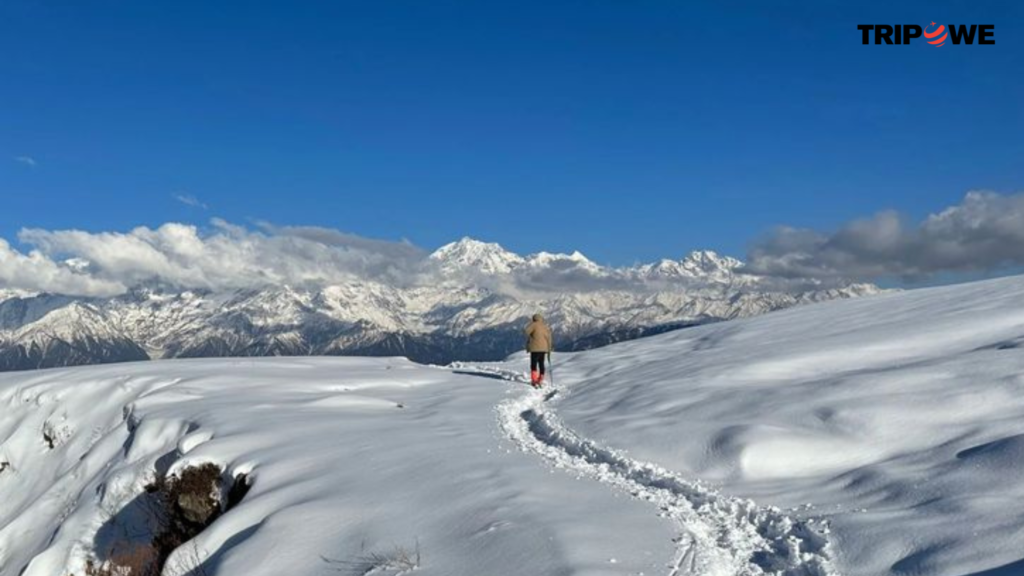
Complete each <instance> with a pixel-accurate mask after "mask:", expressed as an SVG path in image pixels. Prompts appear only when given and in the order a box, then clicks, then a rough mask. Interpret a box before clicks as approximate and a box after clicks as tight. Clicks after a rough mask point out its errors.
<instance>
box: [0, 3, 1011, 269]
mask: <svg viewBox="0 0 1024 576" xmlns="http://www.w3.org/2000/svg"><path fill="white" fill-rule="evenodd" d="M257 4H258V6H257ZM298 4H299V3H290V2H289V3H286V2H278V3H273V2H264V3H251V2H238V3H229V2H218V3H210V2H181V1H177V2H89V3H73V2H38V1H31V2H29V1H23V0H12V1H7V2H4V3H3V5H2V6H0V51H2V54H3V55H4V57H3V58H2V59H0V237H2V238H7V239H9V240H13V239H14V237H15V236H16V234H17V231H18V230H19V229H21V228H22V227H40V228H46V229H63V228H79V229H84V230H89V231H104V230H128V229H130V228H132V227H134V226H138V225H149V226H156V225H159V224H161V223H164V222H168V221H178V222H193V223H197V224H204V225H205V223H207V222H208V221H209V219H210V218H212V217H220V218H224V219H226V220H228V221H231V222H236V223H246V222H250V221H256V220H266V221H271V222H274V223H276V224H281V225H299V224H302V225H318V226H327V227H331V228H337V229H341V230H344V231H347V232H351V233H355V234H359V235H364V236H370V237H375V238H385V239H400V238H406V239H408V240H410V241H412V242H414V243H416V244H418V245H421V246H424V247H427V248H433V247H436V246H438V245H440V244H442V243H444V242H447V241H450V240H453V239H456V238H458V237H461V236H463V235H470V236H474V237H478V238H481V239H485V240H492V241H497V242H500V243H502V244H504V245H506V246H507V247H509V248H511V249H514V250H516V251H519V252H531V251H536V250H541V249H547V250H571V249H579V250H581V251H583V252H584V253H586V254H588V255H589V256H590V257H591V258H593V259H595V260H598V261H601V262H605V263H610V264H628V263H631V262H635V261H640V260H650V259H653V258H657V257H662V256H679V255H681V254H683V253H685V252H686V251H689V250H690V249H694V248H713V249H718V250H720V251H724V252H727V253H731V254H736V255H740V256H742V255H744V254H745V253H746V250H747V247H748V246H749V244H750V243H751V242H752V240H753V239H755V238H757V237H758V236H759V235H762V234H764V233H766V232H767V231H768V230H769V229H771V228H772V227H773V226H776V225H779V224H788V225H794V226H800V227H809V228H814V229H819V230H826V231H827V230H830V229H834V228H837V227H839V226H840V225H841V224H842V223H844V222H846V221H848V220H850V219H853V218H857V217H862V216H870V215H871V214H873V213H874V212H876V211H878V210H881V209H886V208H892V209H896V210H898V211H900V212H901V213H903V214H906V215H907V216H908V217H909V218H911V219H919V218H921V217H923V216H925V215H927V214H928V213H931V212H935V211H938V210H941V209H942V208H944V207H946V206H949V205H953V204H956V203H958V202H959V201H960V200H961V199H962V198H963V196H964V194H965V193H966V192H967V191H968V190H972V189H990V190H995V191H999V192H1004V193H1009V192H1018V191H1020V190H1024V168H1022V167H1024V161H1022V160H1024V107H1022V103H1024V75H1022V74H1021V70H1024V46H1022V42H1024V7H1022V6H1021V4H1020V3H1019V2H921V3H900V4H899V5H896V4H895V3H892V2H884V3H883V2H878V3H871V4H867V5H860V3H847V2H807V3H797V2H772V3H764V2H757V3H749V4H747V3H740V2H726V3H717V2H716V3H710V2H709V3H705V4H698V3H692V2H686V3H684V2H537V3H533V2H444V1H438V2H386V1H385V2H366V3H358V4H357V3H348V2H332V3H327V2H323V3H315V2H314V3H304V5H302V6H299V5H298ZM931 20H935V21H937V22H940V23H967V24H970V23H991V24H995V25H996V29H995V39H996V42H997V43H996V45H995V46H952V45H947V46H944V47H941V48H934V47H931V46H929V45H927V44H925V43H923V42H918V43H916V44H914V45H910V46H862V45H861V43H860V32H859V31H858V30H857V29H856V26H857V24H862V23H890V24H895V23H917V24H921V25H924V24H927V23H929V22H930V21H931ZM19 157H25V158H31V159H32V160H33V161H34V165H31V164H32V162H28V161H26V160H23V161H18V160H17V158H19ZM178 195H181V196H191V197H194V198H196V199H198V201H199V202H201V203H202V204H204V205H205V206H206V208H203V207H199V206H189V205H186V204H184V203H181V202H179V201H177V200H176V199H175V196H178Z"/></svg>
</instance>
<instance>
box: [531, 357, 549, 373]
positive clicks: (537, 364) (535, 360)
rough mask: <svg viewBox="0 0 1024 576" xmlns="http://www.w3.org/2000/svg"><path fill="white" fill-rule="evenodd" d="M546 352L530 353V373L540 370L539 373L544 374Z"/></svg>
mask: <svg viewBox="0 0 1024 576" xmlns="http://www.w3.org/2000/svg"><path fill="white" fill-rule="evenodd" d="M547 354H548V353H547V352H530V372H533V371H534V370H537V369H538V368H539V369H540V373H541V374H544V373H545V372H544V359H545V358H546V357H547Z"/></svg>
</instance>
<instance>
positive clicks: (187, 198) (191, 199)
mask: <svg viewBox="0 0 1024 576" xmlns="http://www.w3.org/2000/svg"><path fill="white" fill-rule="evenodd" d="M174 199H175V200H177V201H178V202H181V203H182V204H184V205H186V206H192V207H193V208H202V209H203V210H208V209H209V208H210V207H209V206H207V205H206V204H205V203H204V202H201V201H200V200H199V198H196V197H195V196H193V195H191V194H175V195H174Z"/></svg>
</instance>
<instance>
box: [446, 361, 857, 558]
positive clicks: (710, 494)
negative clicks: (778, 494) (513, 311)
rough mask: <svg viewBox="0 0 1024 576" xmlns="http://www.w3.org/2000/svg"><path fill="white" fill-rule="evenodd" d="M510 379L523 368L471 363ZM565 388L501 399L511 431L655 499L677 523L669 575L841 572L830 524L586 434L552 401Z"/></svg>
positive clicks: (567, 465) (551, 456) (586, 471)
mask: <svg viewBox="0 0 1024 576" xmlns="http://www.w3.org/2000/svg"><path fill="white" fill-rule="evenodd" d="M462 368H463V369H466V368H469V369H472V370H474V371H477V372H480V373H482V374H489V375H492V376H500V377H502V378H503V379H505V380H509V381H514V382H524V383H525V382H526V380H525V378H523V377H522V376H521V375H520V374H518V373H516V372H513V371H510V370H503V369H500V368H494V367H482V366H463V367H462ZM564 393H565V389H564V388H554V389H553V390H549V391H547V392H544V391H531V392H530V393H527V394H524V395H522V396H518V397H516V398H513V399H510V400H507V401H505V402H503V403H502V404H500V405H499V406H498V407H497V412H498V418H499V421H500V425H501V428H502V430H503V431H504V433H505V434H506V435H507V436H508V437H509V438H511V439H512V440H513V441H514V442H515V443H516V445H517V446H518V447H519V448H520V449H522V450H524V451H526V452H530V453H533V454H537V455H539V456H541V457H542V458H544V459H545V460H546V461H547V462H548V463H550V464H551V465H553V466H555V467H556V468H562V469H566V470H570V471H573V472H576V473H578V474H580V475H583V476H587V477H590V478H593V479H595V480H597V481H599V482H602V483H604V484H609V485H611V486H612V487H614V488H616V489H619V490H622V491H624V492H627V493H629V494H630V495H632V496H633V497H635V498H638V499H641V500H644V501H647V502H650V503H652V504H654V505H655V506H656V507H657V508H658V511H659V515H660V516H662V517H664V518H666V519H668V520H670V521H671V522H673V523H674V524H675V526H676V530H677V531H678V534H679V536H677V537H676V538H675V540H674V541H675V542H676V554H675V558H674V559H673V560H672V562H671V563H670V564H669V566H668V567H667V568H668V574H669V576H690V575H692V576H698V575H699V576H836V574H837V573H836V572H835V570H834V569H833V568H832V566H831V562H830V561H829V543H828V540H827V534H828V526H827V525H826V524H824V523H818V522H816V521H814V520H798V519H795V518H792V517H790V516H787V515H786V514H785V513H784V512H783V511H781V510H780V509H778V508H774V507H761V506H758V505H757V504H756V503H754V502H753V501H751V500H748V499H743V498H737V497H732V496H726V495H723V494H721V493H719V492H718V491H716V490H714V489H712V488H710V487H708V486H705V485H704V484H702V483H701V482H694V481H690V480H685V479H683V478H680V477H679V476H677V475H676V474H674V473H672V472H671V471H669V470H666V469H664V468H662V467H660V466H657V465H654V464H650V463H646V462H639V461H636V460H632V459H630V458H628V457H627V456H626V455H624V454H623V453H621V452H618V451H616V450H613V449H610V448H606V447H603V446H600V445H599V444H597V443H595V442H593V441H591V440H588V439H586V438H582V437H580V436H578V435H577V434H576V433H574V432H573V431H572V430H570V429H569V428H567V427H566V426H565V425H564V424H563V423H562V422H561V420H560V419H559V418H558V417H557V416H556V415H555V414H554V413H553V412H552V411H551V410H549V409H548V403H549V402H550V401H557V399H558V397H559V395H560V394H564Z"/></svg>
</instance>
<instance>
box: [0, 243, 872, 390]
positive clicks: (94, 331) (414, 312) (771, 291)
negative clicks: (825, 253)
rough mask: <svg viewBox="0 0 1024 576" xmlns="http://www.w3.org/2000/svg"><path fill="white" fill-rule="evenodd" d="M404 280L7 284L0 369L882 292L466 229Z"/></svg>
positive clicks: (431, 339) (459, 349)
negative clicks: (594, 257)
mask: <svg viewBox="0 0 1024 576" xmlns="http://www.w3.org/2000/svg"><path fill="white" fill-rule="evenodd" d="M426 265H427V266H428V267H429V274H425V275H424V277H426V278H429V280H427V281H424V280H423V279H422V278H421V279H418V281H414V282H409V283H408V284H407V285H397V284H396V283H385V282H382V281H374V280H366V279H356V278H354V279H353V280H352V281H350V282H340V283H332V284H330V285H316V286H268V287H261V288H250V289H238V290H231V291H211V290H196V289H183V288H179V287H170V286H167V285H160V284H155V283H154V284H143V285H140V286H137V287H135V288H134V289H132V290H130V291H128V292H127V293H125V294H122V295H119V296H114V297H107V298H87V297H69V296H62V295H56V294H29V293H24V292H16V291H13V290H4V289H3V287H2V286H0V370H23V369H34V368H45V367H56V366H71V365H82V364H96V363H106V362H116V361H131V360H146V359H154V358H179V357H215V356H273V355H367V356H380V355H397V356H407V357H409V358H411V359H413V360H416V361H419V362H432V363H448V362H451V361H453V360H494V359H500V358H504V357H505V356H507V355H508V354H509V353H511V352H513V351H515V350H517V349H519V347H520V346H521V337H520V330H521V328H522V325H523V324H524V322H525V320H526V319H527V318H528V317H529V316H530V315H532V314H533V313H535V312H538V311H541V312H544V313H545V314H546V315H547V317H548V318H549V320H550V322H551V323H552V325H553V327H554V329H555V330H556V333H557V340H558V343H557V346H558V348H559V349H563V350H579V349H586V348H592V347H596V346H600V345H603V344H607V343H611V342H616V341H620V340H626V339H630V338H635V337H639V336H644V335H648V334H654V333H660V332H665V331H668V330H672V329H675V328H680V327H685V326H690V325H695V324H703V323H707V322H713V321H718V320H725V319H731V318H737V317H746V316H754V315H758V314H762V313H765V312H770V311H773V310H778V309H782V308H788V307H791V306H795V305H798V304H803V303H808V302H817V301H824V300H832V299H841V298H849V297H856V296H862V295H866V294H873V293H876V292H878V291H879V289H878V288H877V287H875V286H873V285H868V284H849V285H845V286H839V287H825V286H821V285H814V284H809V283H805V284H801V285H800V287H799V288H793V285H792V284H789V285H787V286H780V285H779V284H778V283H777V281H774V280H771V279H766V278H764V277H760V276H756V275H750V274H746V273H744V272H743V271H742V266H743V264H742V262H740V261H739V260H736V259H734V258H728V257H723V256H719V255H717V254H715V253H714V252H708V251H703V252H693V253H692V254H690V255H689V256H687V257H685V258H683V259H681V260H662V261H660V262H657V263H653V264H646V265H638V266H633V267H625V268H611V267H605V266H600V265H598V264H595V263H594V262H592V261H590V260H588V259H587V258H586V257H585V256H583V255H582V254H580V253H579V252H574V253H572V254H551V253H547V252H541V253H538V254H534V255H531V256H527V257H523V256H520V255H518V254H515V253H512V252H510V251H508V250H505V249H504V248H502V247H501V246H499V245H498V244H493V243H485V242H480V241H476V240H473V239H469V238H464V239H462V240H460V241H458V242H454V243H451V244H448V245H446V246H443V247H442V248H440V249H438V250H437V251H436V252H434V253H433V254H431V255H430V256H429V258H428V259H427V261H426Z"/></svg>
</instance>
